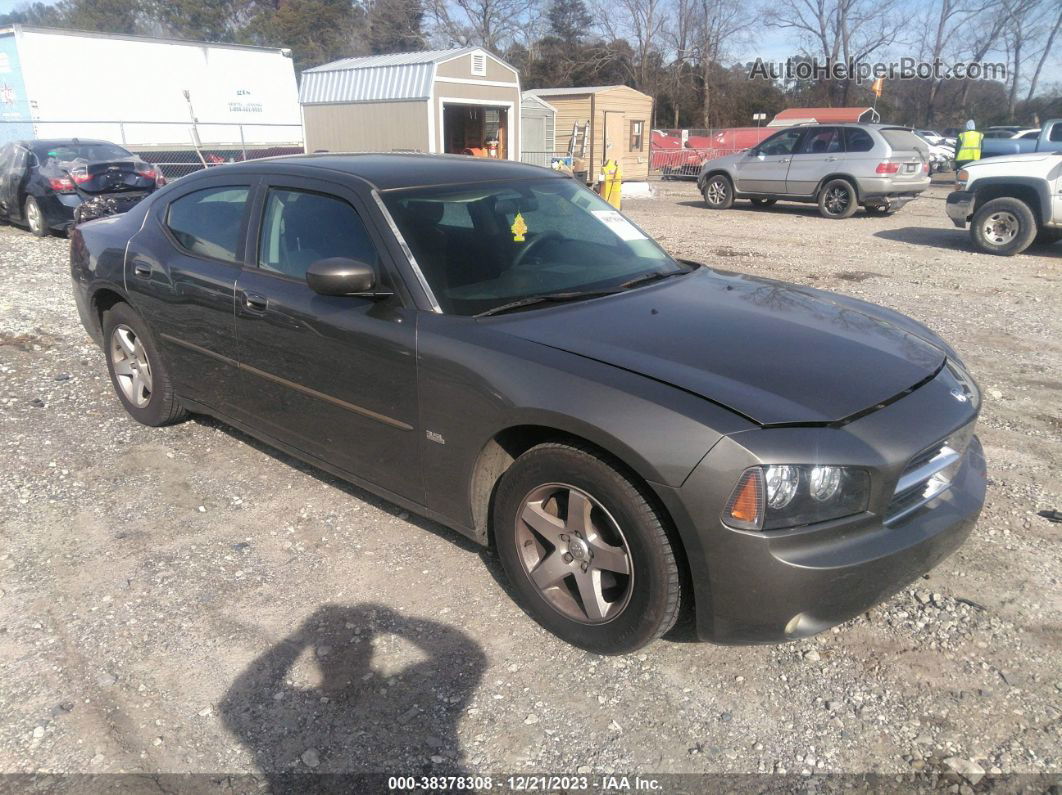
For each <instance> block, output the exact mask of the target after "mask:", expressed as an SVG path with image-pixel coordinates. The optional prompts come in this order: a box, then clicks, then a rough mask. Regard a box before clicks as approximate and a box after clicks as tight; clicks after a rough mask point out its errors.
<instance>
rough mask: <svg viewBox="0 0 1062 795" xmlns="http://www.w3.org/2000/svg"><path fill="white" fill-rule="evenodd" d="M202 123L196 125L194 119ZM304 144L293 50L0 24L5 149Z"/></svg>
mask: <svg viewBox="0 0 1062 795" xmlns="http://www.w3.org/2000/svg"><path fill="white" fill-rule="evenodd" d="M194 120H195V121H194ZM195 135H197V136H198V140H199V141H200V142H201V143H202V145H203V146H204V147H210V148H217V147H221V146H226V147H231V148H236V149H238V148H240V147H241V146H243V147H247V148H251V147H255V146H258V145H262V144H266V145H274V146H275V145H278V144H298V143H301V141H302V126H301V114H300V110H299V98H298V89H297V86H296V82H295V69H294V66H293V65H292V60H291V51H290V50H286V49H279V48H273V47H249V46H244V45H236V44H208V43H203V42H191V41H180V40H175V39H159V38H150V37H144V36H124V35H114V34H107V33H90V32H85V31H74V30H61V29H57V28H40V27H31V26H28V25H14V26H12V27H8V28H0V143H3V142H4V141H11V140H17V139H27V138H72V137H81V138H100V139H105V140H109V141H113V142H115V143H118V144H123V145H125V146H127V147H131V148H137V149H143V148H145V147H147V148H159V149H174V148H191V146H192V143H193V136H195Z"/></svg>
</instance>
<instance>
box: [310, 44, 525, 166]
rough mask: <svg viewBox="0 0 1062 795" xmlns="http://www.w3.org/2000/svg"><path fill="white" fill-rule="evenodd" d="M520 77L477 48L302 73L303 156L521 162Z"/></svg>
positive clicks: (347, 61)
mask: <svg viewBox="0 0 1062 795" xmlns="http://www.w3.org/2000/svg"><path fill="white" fill-rule="evenodd" d="M520 99H521V97H520V76H519V74H518V73H517V71H516V69H515V68H514V67H512V66H510V65H509V64H507V63H505V61H503V60H501V59H500V58H498V57H496V56H494V55H492V54H490V53H489V52H487V51H486V50H483V49H481V48H479V47H463V48H461V49H454V50H427V51H424V52H409V53H395V54H392V55H373V56H368V57H365V58H344V59H343V60H341V61H335V62H333V63H329V64H324V65H323V66H316V67H314V68H313V69H307V70H306V71H305V72H303V73H302V81H301V83H300V85H299V104H300V105H301V106H302V126H303V135H304V140H305V142H306V151H307V152H315V151H319V150H326V151H329V152H391V151H416V152H447V153H453V154H472V155H479V156H491V155H492V154H494V155H496V156H497V157H500V158H503V159H509V160H519V159H520Z"/></svg>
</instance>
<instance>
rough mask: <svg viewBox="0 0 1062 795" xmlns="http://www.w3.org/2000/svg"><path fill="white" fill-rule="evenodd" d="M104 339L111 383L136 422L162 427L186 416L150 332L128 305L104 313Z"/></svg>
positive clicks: (116, 305) (117, 306) (118, 305)
mask: <svg viewBox="0 0 1062 795" xmlns="http://www.w3.org/2000/svg"><path fill="white" fill-rule="evenodd" d="M103 340H104V353H105V354H106V356H107V372H108V373H109V374H110V376H111V384H112V386H114V391H115V393H116V394H117V395H118V399H119V400H120V401H121V402H122V405H123V406H124V407H125V410H126V411H127V412H129V415H130V416H131V417H132V418H133V419H134V420H136V421H137V422H140V423H143V424H144V425H151V426H159V425H169V424H170V423H172V422H176V421H177V420H180V419H183V418H184V417H185V416H186V415H187V412H186V411H185V410H184V407H182V406H181V404H180V401H178V400H177V396H176V395H175V394H174V391H173V384H172V382H171V381H170V374H169V371H168V370H167V369H166V365H165V363H164V362H163V361H162V357H161V356H159V351H158V346H156V344H155V340H154V338H153V337H152V335H151V331H150V329H149V328H148V326H147V324H146V323H145V322H144V320H143V319H142V318H141V317H140V315H138V314H137V313H136V312H134V311H133V309H132V308H131V307H130V306H129V305H128V304H115V305H114V306H113V307H112V308H111V309H109V310H107V312H105V313H104V315H103Z"/></svg>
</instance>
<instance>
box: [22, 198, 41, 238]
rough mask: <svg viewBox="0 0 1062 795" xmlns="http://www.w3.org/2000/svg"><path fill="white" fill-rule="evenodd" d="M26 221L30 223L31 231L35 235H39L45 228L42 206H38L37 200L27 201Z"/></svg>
mask: <svg viewBox="0 0 1062 795" xmlns="http://www.w3.org/2000/svg"><path fill="white" fill-rule="evenodd" d="M26 223H27V224H28V225H29V228H30V231H31V232H33V234H35V235H39V234H40V233H41V230H42V229H43V228H44V219H43V218H41V208H40V207H38V206H37V202H35V201H28V202H26Z"/></svg>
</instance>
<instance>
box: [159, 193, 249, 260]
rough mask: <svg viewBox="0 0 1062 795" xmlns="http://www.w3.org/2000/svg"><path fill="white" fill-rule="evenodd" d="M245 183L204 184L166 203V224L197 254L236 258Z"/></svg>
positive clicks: (179, 240)
mask: <svg viewBox="0 0 1062 795" xmlns="http://www.w3.org/2000/svg"><path fill="white" fill-rule="evenodd" d="M248 193H249V188H247V187H246V186H239V187H223V188H205V189H203V190H197V191H195V192H194V193H188V194H185V195H184V196H181V197H180V198H179V199H175V200H174V201H173V202H171V203H170V207H169V210H168V211H167V213H166V227H167V228H168V229H169V230H170V232H171V233H172V234H173V236H174V238H175V239H176V240H177V242H178V243H179V244H180V245H181V247H182V248H184V249H186V250H187V251H189V252H191V253H192V254H198V255H199V256H201V257H210V258H211V259H217V260H221V261H222V262H232V263H236V262H239V258H238V255H239V250H240V230H241V229H242V225H243V214H244V211H245V210H246V209H247V195H248Z"/></svg>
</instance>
